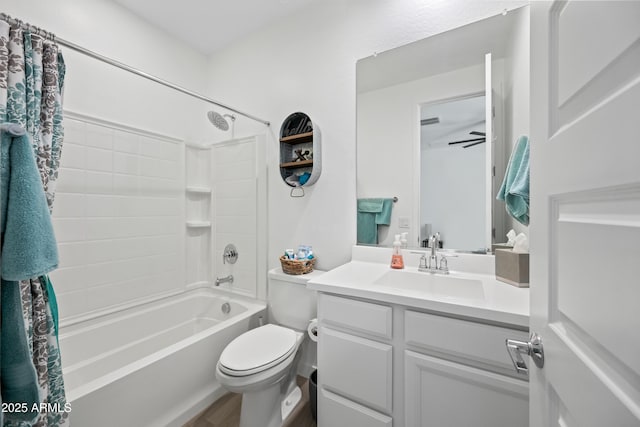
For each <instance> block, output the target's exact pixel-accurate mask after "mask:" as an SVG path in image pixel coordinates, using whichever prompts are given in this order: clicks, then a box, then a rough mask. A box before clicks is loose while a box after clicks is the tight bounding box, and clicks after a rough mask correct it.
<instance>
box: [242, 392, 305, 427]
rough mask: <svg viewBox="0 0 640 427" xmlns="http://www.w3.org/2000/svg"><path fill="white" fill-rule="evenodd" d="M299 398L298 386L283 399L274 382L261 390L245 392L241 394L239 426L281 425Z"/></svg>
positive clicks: (268, 426)
mask: <svg viewBox="0 0 640 427" xmlns="http://www.w3.org/2000/svg"><path fill="white" fill-rule="evenodd" d="M301 398H302V391H301V390H300V387H295V388H294V389H293V391H292V392H291V393H289V395H288V396H287V397H286V398H285V399H282V390H281V385H280V384H274V385H273V386H271V387H269V388H267V389H265V390H261V391H256V392H245V393H243V394H242V406H241V409H240V427H282V423H283V422H284V421H285V420H286V419H287V417H288V416H289V415H290V414H291V411H293V409H294V408H295V407H296V406H297V405H298V403H299V402H300V400H301ZM280 399H282V401H281V402H280V401H279V400H280Z"/></svg>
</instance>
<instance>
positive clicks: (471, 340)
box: [405, 311, 529, 373]
mask: <svg viewBox="0 0 640 427" xmlns="http://www.w3.org/2000/svg"><path fill="white" fill-rule="evenodd" d="M507 338H513V339H518V340H523V341H527V340H528V339H529V335H528V333H527V332H524V331H519V330H515V329H509V328H503V327H500V326H493V325H485V324H482V323H475V322H471V321H467V320H461V319H452V318H449V317H443V316H437V315H433V314H426V313H418V312H415V311H407V312H405V340H406V343H407V344H408V345H413V346H418V347H422V348H424V349H427V350H434V351H437V352H440V353H448V354H450V355H453V356H457V357H464V358H466V359H471V360H475V361H478V362H481V363H483V364H487V365H492V366H495V367H498V368H501V369H507V370H510V371H513V364H512V363H511V359H510V358H509V354H508V353H507V349H506V347H505V340H506V339H507ZM513 372H514V373H515V371H513Z"/></svg>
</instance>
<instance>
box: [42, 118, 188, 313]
mask: <svg viewBox="0 0 640 427" xmlns="http://www.w3.org/2000/svg"><path fill="white" fill-rule="evenodd" d="M65 133H66V136H65V143H64V155H63V156H62V164H61V168H60V178H59V183H58V193H57V197H56V208H55V209H54V213H53V223H54V229H55V233H56V237H57V239H58V244H59V246H58V247H59V251H60V268H59V269H58V270H57V271H55V272H54V273H53V274H52V275H51V279H52V281H53V284H54V286H55V287H56V292H57V295H58V301H59V305H60V313H61V320H62V322H63V324H64V322H65V321H66V320H69V319H71V318H74V317H75V318H78V317H79V316H83V315H86V314H90V313H96V312H98V311H100V310H105V309H109V308H112V307H114V306H117V305H122V304H126V303H130V302H133V301H135V300H140V299H144V298H148V297H151V296H157V295H161V294H165V293H170V292H175V291H179V290H181V289H183V288H184V256H183V254H184V243H183V242H184V219H183V218H184V213H183V206H184V202H183V200H184V169H183V168H184V166H183V165H184V161H183V146H182V144H181V141H178V140H176V139H172V138H168V137H164V136H161V135H157V134H152V133H149V132H144V131H141V130H137V129H134V128H128V127H124V126H120V125H118V124H115V123H110V122H106V121H102V120H95V119H91V118H88V117H84V116H81V115H77V114H72V113H68V114H66V115H65Z"/></svg>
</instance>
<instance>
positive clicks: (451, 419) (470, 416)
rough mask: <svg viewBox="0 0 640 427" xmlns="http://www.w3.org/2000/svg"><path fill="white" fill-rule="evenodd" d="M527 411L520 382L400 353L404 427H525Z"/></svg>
mask: <svg viewBox="0 0 640 427" xmlns="http://www.w3.org/2000/svg"><path fill="white" fill-rule="evenodd" d="M528 407H529V393H528V387H527V383H526V382H525V381H522V380H517V379H514V378H510V377H506V376H504V375H499V374H494V373H491V372H487V371H482V370H479V369H475V368H471V367H469V366H465V365H461V364H458V363H453V362H449V361H446V360H442V359H438V358H435V357H431V356H426V355H423V354H420V353H415V352H412V351H406V352H405V425H406V426H407V427H432V426H438V427H446V426H451V427H463V426H473V427H502V426H509V427H527V426H528V425H529V413H528Z"/></svg>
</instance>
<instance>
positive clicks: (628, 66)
mask: <svg viewBox="0 0 640 427" xmlns="http://www.w3.org/2000/svg"><path fill="white" fill-rule="evenodd" d="M639 118H640V2H638V1H620V2H616V1H593V2H592V1H554V2H537V1H534V2H531V119H532V120H531V124H532V126H531V128H532V134H531V227H530V236H531V323H530V329H531V331H535V332H537V333H538V334H539V335H540V336H541V337H542V342H543V345H544V353H545V363H544V366H543V367H542V368H538V367H536V366H534V364H533V363H528V364H529V368H530V386H531V410H530V414H531V425H532V427H547V426H566V427H572V426H582V427H590V426H593V427H596V426H597V427H601V426H616V427H626V426H635V427H637V426H639V425H640V339H639V338H638V337H639V334H638V331H639V330H640V315H639V311H638V301H640V286H639V277H640V262H638V261H639V260H640V243H639V242H640V143H639V142H638V141H639V135H640V133H639V127H638V123H639V121H640V120H639Z"/></svg>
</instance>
